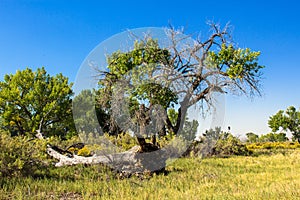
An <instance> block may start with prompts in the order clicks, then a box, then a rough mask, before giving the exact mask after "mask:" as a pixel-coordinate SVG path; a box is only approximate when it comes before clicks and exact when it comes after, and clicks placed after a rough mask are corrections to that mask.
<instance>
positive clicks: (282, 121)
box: [268, 106, 300, 142]
mask: <svg viewBox="0 0 300 200" xmlns="http://www.w3.org/2000/svg"><path fill="white" fill-rule="evenodd" d="M268 124H269V127H270V128H271V129H272V131H274V132H276V131H278V130H279V129H280V128H282V129H283V130H285V131H290V132H291V133H292V135H293V139H294V140H298V141H299V142H300V111H299V110H298V111H297V109H296V108H295V107H294V106H290V107H288V108H287V109H286V110H285V111H283V110H279V111H278V112H277V113H276V114H275V115H272V116H270V118H269V121H268Z"/></svg>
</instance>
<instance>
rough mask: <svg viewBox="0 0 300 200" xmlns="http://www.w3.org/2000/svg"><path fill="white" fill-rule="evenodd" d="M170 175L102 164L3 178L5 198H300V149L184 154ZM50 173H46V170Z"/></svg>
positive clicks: (2, 193) (3, 196) (170, 167)
mask: <svg viewBox="0 0 300 200" xmlns="http://www.w3.org/2000/svg"><path fill="white" fill-rule="evenodd" d="M167 171H168V173H167V174H159V175H154V176H153V177H151V178H150V177H148V178H145V179H143V180H140V179H139V178H138V177H131V178H129V179H120V178H118V176H117V175H116V174H114V173H113V172H111V171H110V170H109V169H104V168H103V167H100V166H89V167H84V166H74V167H66V168H57V169H55V168H54V169H51V170H50V171H49V172H48V173H45V172H43V171H42V172H41V175H40V176H38V177H35V178H22V179H21V178H20V179H3V180H1V191H0V196H1V199H299V198H300V190H299V188H300V151H299V150H292V151H289V152H288V153H284V154H283V153H277V154H272V155H260V156H258V157H230V158H207V159H195V158H193V159H192V158H181V159H178V160H176V161H175V162H174V163H172V164H171V165H169V166H168V167H167ZM43 174H44V175H47V176H45V177H43V176H42V175H43Z"/></svg>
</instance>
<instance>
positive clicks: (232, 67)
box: [98, 24, 263, 135]
mask: <svg viewBox="0 0 300 200" xmlns="http://www.w3.org/2000/svg"><path fill="white" fill-rule="evenodd" d="M211 28H212V30H213V33H212V34H211V36H210V37H209V38H208V39H207V40H205V41H199V40H198V41H197V42H195V43H187V44H185V45H182V44H181V45H180V42H182V41H184V40H185V39H184V38H183V37H182V32H180V31H177V30H170V34H169V35H171V44H173V45H171V46H170V47H168V48H161V47H160V45H159V43H158V42H157V40H155V39H153V38H151V37H147V38H146V39H145V40H139V41H136V43H135V45H134V48H133V49H132V50H130V51H128V52H120V51H117V52H114V53H113V54H111V55H110V56H108V59H107V63H108V67H107V68H108V71H102V72H101V76H100V78H99V79H100V80H99V88H100V89H99V101H98V103H99V104H100V105H101V107H102V108H104V109H107V113H110V116H112V118H116V117H117V118H119V119H121V118H122V117H124V118H122V119H125V118H128V117H131V118H132V119H133V120H135V121H136V123H138V124H139V125H140V127H143V126H146V125H149V124H151V119H149V115H150V114H149V113H150V112H151V110H152V108H153V106H154V105H160V106H161V108H163V109H164V110H165V113H167V112H169V114H170V112H173V111H168V110H169V109H170V108H173V109H176V112H173V113H171V114H172V115H169V114H167V115H165V117H166V118H165V119H164V125H163V126H165V127H166V129H167V130H168V131H169V132H173V133H175V134H177V133H179V132H180V131H181V130H183V127H184V123H183V122H184V121H185V119H186V115H187V111H188V109H189V108H191V106H193V105H195V104H205V103H207V105H213V98H211V96H212V94H213V93H227V92H231V93H242V94H246V95H255V94H258V95H260V89H259V85H260V79H261V76H262V73H261V69H262V68H263V66H262V65H259V64H258V57H259V55H260V52H256V51H251V50H250V49H249V48H245V49H243V48H238V47H236V46H234V45H233V43H232V42H230V38H231V36H230V34H229V31H228V27H225V28H224V29H221V28H220V27H219V26H218V25H216V24H211ZM179 48H184V49H179ZM120 82H122V83H126V84H127V85H126V84H125V85H126V86H124V85H122V87H121V88H122V89H121V92H119V91H116V90H118V89H116V88H120V87H118V86H117V84H118V83H120ZM124 94H125V95H124ZM117 96H123V97H124V98H123V100H124V99H126V100H125V101H127V102H129V103H128V104H129V105H131V107H130V111H129V112H127V114H124V113H125V112H124V111H123V110H120V109H119V111H120V112H117V114H115V115H113V114H112V113H113V112H112V111H114V110H118V106H120V99H118V101H116V102H117V104H114V102H112V99H114V98H115V99H116V97H117ZM113 97H114V98H113ZM114 105H116V106H114ZM141 108H142V109H141ZM114 112H115V111H114ZM137 113H138V115H137ZM174 113H176V115H177V116H176V117H175V116H174V115H173V114H174ZM141 116H142V117H141ZM174 119H176V121H175V122H174ZM120 121H122V120H120ZM124 124H129V123H128V122H127V121H126V120H125V123H124ZM121 126H123V125H121ZM124 126H125V125H124ZM141 132H143V129H140V130H136V133H137V134H140V135H143V134H141Z"/></svg>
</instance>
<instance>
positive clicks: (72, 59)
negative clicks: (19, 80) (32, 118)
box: [0, 0, 300, 135]
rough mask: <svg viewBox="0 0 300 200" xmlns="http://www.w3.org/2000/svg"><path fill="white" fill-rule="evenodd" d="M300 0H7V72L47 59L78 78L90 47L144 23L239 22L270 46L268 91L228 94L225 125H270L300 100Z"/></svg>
mask: <svg viewBox="0 0 300 200" xmlns="http://www.w3.org/2000/svg"><path fill="white" fill-rule="evenodd" d="M299 13H300V3H299V2H298V1H289V0H286V1H280V2H279V1H257V0H253V1H218V0H215V1H189V0H186V1H170V2H169V1H161V0H160V1H156V0H151V1H104V2H102V1H88V0H87V1H83V0H82V1H78V0H73V1H71V0H69V1H64V0H60V1H59V0H57V1H55V0H52V1H40V0H27V1H22V0H19V1H13V0H0V77H1V78H0V80H1V79H2V77H3V76H4V74H7V73H15V71H16V70H17V69H24V68H26V67H31V68H33V69H36V68H37V67H41V66H45V67H46V70H47V71H48V72H49V73H51V74H56V73H59V72H62V73H63V74H64V75H65V76H68V77H69V78H70V81H72V82H73V81H74V80H75V77H76V73H77V70H78V69H79V67H80V65H81V63H82V62H83V60H84V59H85V57H86V56H87V55H88V53H89V52H90V51H91V50H92V49H93V48H94V47H96V46H97V45H98V44H99V43H100V42H102V41H103V40H105V39H107V38H108V37H110V36H112V35H114V34H117V33H119V32H122V31H126V30H127V29H132V28H139V27H149V26H150V27H166V26H168V24H170V23H171V24H172V25H173V26H175V27H181V26H183V27H185V29H186V32H187V33H196V32H199V31H200V32H202V33H204V34H206V33H207V31H208V27H207V26H206V22H207V21H208V20H214V21H215V22H220V23H221V24H225V23H227V22H228V21H229V22H230V23H231V25H233V26H234V32H233V37H234V39H235V41H236V42H237V43H238V44H239V45H240V46H241V47H249V48H251V49H253V50H259V51H261V52H262V55H261V57H260V62H261V64H263V65H265V66H266V68H265V69H264V80H263V97H260V98H254V99H252V100H250V99H247V98H246V97H236V96H227V97H226V114H225V120H224V124H223V125H224V127H227V126H231V128H232V132H233V133H235V134H236V135H243V134H245V133H247V132H250V131H252V132H255V133H258V134H261V133H267V132H269V131H270V130H269V128H268V126H267V121H268V117H269V116H270V115H272V114H275V112H277V111H278V110H279V109H285V108H286V107H287V106H290V105H294V106H296V107H299V106H300V105H299V103H300V89H299V87H298V85H299V78H298V77H299V74H300V73H299V72H300V66H299V65H300V64H299V63H300V48H299V45H300V22H299V20H300V14H299Z"/></svg>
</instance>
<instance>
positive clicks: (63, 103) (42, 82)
mask: <svg viewBox="0 0 300 200" xmlns="http://www.w3.org/2000/svg"><path fill="white" fill-rule="evenodd" d="M71 86H72V84H69V83H68V78H66V77H64V76H63V75H62V74H57V75H56V76H50V75H49V74H47V72H46V70H45V69H44V68H39V69H37V71H36V72H33V71H32V70H31V69H29V68H27V69H25V70H23V71H17V72H16V74H14V75H13V74H11V75H5V77H4V81H1V82H0V116H1V121H2V122H1V126H2V128H5V129H7V130H9V131H10V132H11V133H12V134H20V135H24V134H26V133H35V131H36V130H37V129H39V128H41V129H42V130H41V131H42V132H44V133H47V135H61V136H65V135H66V134H68V133H69V134H73V133H74V131H75V128H74V124H73V120H72V113H71V96H72V94H73V93H72V90H71Z"/></svg>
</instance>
